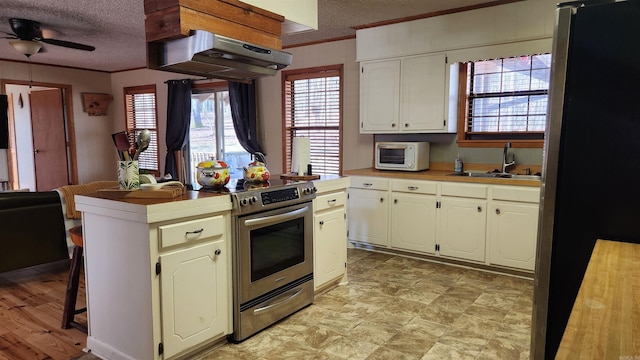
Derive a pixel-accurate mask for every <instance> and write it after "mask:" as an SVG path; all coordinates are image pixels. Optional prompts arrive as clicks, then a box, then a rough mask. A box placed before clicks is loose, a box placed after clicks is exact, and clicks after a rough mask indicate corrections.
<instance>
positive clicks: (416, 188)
mask: <svg viewBox="0 0 640 360" xmlns="http://www.w3.org/2000/svg"><path fill="white" fill-rule="evenodd" d="M407 189H409V190H411V191H416V190H418V187H417V186H407Z"/></svg>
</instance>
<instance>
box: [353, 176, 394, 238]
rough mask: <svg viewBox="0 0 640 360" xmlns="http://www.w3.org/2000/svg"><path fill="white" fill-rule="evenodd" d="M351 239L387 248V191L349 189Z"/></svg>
mask: <svg viewBox="0 0 640 360" xmlns="http://www.w3.org/2000/svg"><path fill="white" fill-rule="evenodd" d="M348 208H349V216H348V218H349V224H348V227H349V232H348V234H349V239H350V240H355V241H360V242H364V243H369V244H373V245H379V246H387V237H388V234H387V231H388V219H389V194H388V192H387V191H386V190H369V189H356V188H350V189H349V199H348Z"/></svg>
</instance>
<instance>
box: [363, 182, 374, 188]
mask: <svg viewBox="0 0 640 360" xmlns="http://www.w3.org/2000/svg"><path fill="white" fill-rule="evenodd" d="M362 186H364V187H372V186H373V184H372V183H362Z"/></svg>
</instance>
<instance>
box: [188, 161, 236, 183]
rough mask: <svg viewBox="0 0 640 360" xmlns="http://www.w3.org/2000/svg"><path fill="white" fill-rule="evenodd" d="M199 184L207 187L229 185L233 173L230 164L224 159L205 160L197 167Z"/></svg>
mask: <svg viewBox="0 0 640 360" xmlns="http://www.w3.org/2000/svg"><path fill="white" fill-rule="evenodd" d="M196 170H197V171H196V176H197V180H198V184H200V185H201V186H207V187H223V186H225V185H227V183H228V182H229V179H230V178H231V175H230V174H229V165H227V163H225V162H224V161H222V160H214V159H211V160H205V161H201V162H199V163H198V166H197V167H196Z"/></svg>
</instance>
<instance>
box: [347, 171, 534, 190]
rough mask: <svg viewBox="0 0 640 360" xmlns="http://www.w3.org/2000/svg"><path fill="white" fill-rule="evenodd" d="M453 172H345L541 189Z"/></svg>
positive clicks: (523, 182)
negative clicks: (453, 174) (452, 174)
mask: <svg viewBox="0 0 640 360" xmlns="http://www.w3.org/2000/svg"><path fill="white" fill-rule="evenodd" d="M451 173H453V171H451V170H424V171H392V170H376V169H374V168H364V169H355V170H345V171H344V175H346V176H379V177H387V178H394V179H411V180H433V181H451V182H464V183H477V184H495V185H519V186H533V187H539V186H540V180H521V179H504V178H484V177H469V176H450V175H449V174H451Z"/></svg>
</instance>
